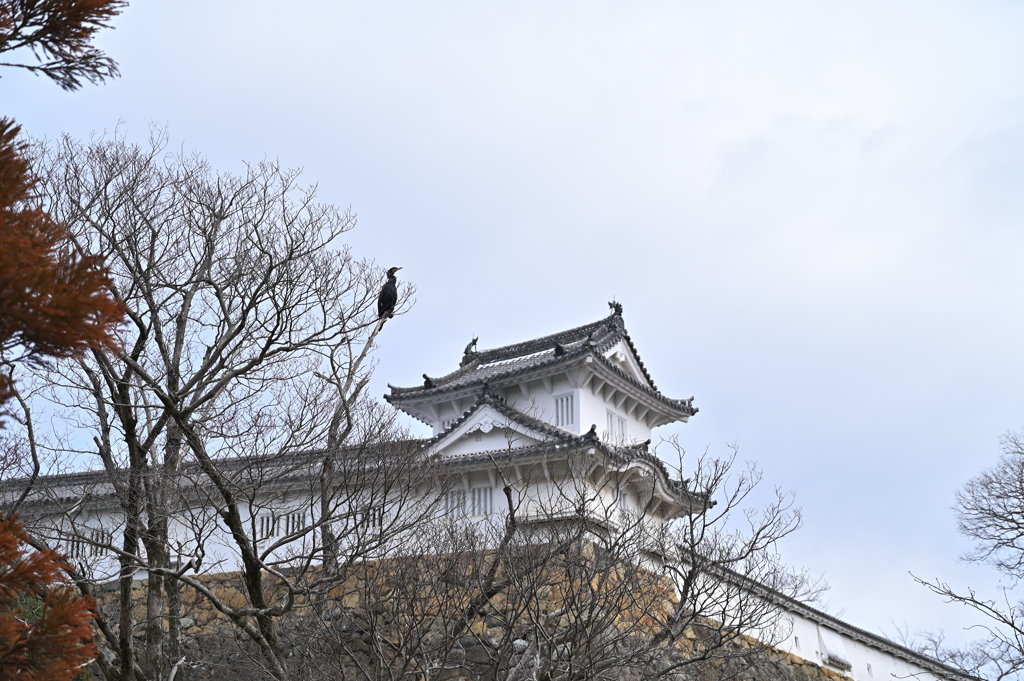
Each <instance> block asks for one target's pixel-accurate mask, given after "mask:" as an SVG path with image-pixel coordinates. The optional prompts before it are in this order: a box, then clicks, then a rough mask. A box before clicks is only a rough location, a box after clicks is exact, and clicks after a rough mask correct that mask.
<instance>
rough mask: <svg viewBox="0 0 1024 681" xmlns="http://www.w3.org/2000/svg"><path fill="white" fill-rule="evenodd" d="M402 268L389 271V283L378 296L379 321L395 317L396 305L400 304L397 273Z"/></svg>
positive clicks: (393, 268)
mask: <svg viewBox="0 0 1024 681" xmlns="http://www.w3.org/2000/svg"><path fill="white" fill-rule="evenodd" d="M400 269H402V268H401V267H392V268H391V269H389V270H388V283H386V284H384V288H382V289H381V290H380V295H379V296H377V319H391V318H392V317H394V316H395V305H396V304H397V303H398V282H397V281H396V280H395V272H397V271H398V270H400Z"/></svg>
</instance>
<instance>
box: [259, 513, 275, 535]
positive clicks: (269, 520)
mask: <svg viewBox="0 0 1024 681" xmlns="http://www.w3.org/2000/svg"><path fill="white" fill-rule="evenodd" d="M257 521H258V531H257V533H256V538H257V539H269V538H270V537H276V536H277V530H278V527H279V526H280V523H279V521H280V518H278V517H276V516H275V515H274V514H273V513H264V514H263V515H261V516H259V518H257Z"/></svg>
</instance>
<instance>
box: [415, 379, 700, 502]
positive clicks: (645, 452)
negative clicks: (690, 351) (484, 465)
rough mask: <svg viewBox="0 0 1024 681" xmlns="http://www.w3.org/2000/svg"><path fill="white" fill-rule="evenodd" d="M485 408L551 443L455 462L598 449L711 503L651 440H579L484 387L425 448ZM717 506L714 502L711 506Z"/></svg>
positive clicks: (461, 457) (678, 490)
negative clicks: (674, 472) (676, 475)
mask: <svg viewBox="0 0 1024 681" xmlns="http://www.w3.org/2000/svg"><path fill="white" fill-rule="evenodd" d="M485 406H490V407H492V408H493V409H495V410H496V411H498V412H499V413H500V414H502V415H503V416H505V417H506V418H508V419H509V421H512V422H515V423H519V424H521V425H523V426H526V427H527V428H529V429H531V430H533V431H536V432H539V433H543V434H544V435H547V436H549V437H550V438H551V441H549V442H545V443H543V444H540V445H535V446H532V447H518V448H512V449H501V450H493V451H482V452H471V453H467V454H463V455H457V456H454V457H452V459H453V460H458V461H477V460H480V461H486V460H489V459H491V458H493V459H501V458H511V457H521V456H530V455H533V454H537V453H540V452H542V451H549V450H555V449H558V448H560V447H594V448H595V449H597V450H599V451H601V452H603V453H604V454H605V455H606V456H608V458H609V459H611V460H612V461H615V462H616V463H618V464H627V463H630V462H632V461H645V462H647V463H648V464H650V465H652V466H653V467H654V468H655V470H657V471H658V473H659V474H660V476H661V477H662V479H663V482H664V483H665V485H666V486H667V487H668V488H669V489H670V490H672V491H673V492H674V493H675V494H677V495H679V496H680V497H683V498H685V499H686V500H688V501H690V502H692V503H698V504H704V503H707V497H706V496H705V495H702V494H700V493H697V492H693V491H691V490H689V489H687V487H686V482H685V481H683V480H674V479H672V476H671V475H670V474H669V471H668V469H667V468H666V467H665V463H664V462H663V461H662V460H661V459H659V458H658V457H657V456H656V455H655V454H654V453H653V452H651V451H650V440H648V441H647V442H643V443H640V444H636V445H630V446H623V447H616V446H612V445H609V444H608V443H606V442H602V441H601V440H600V439H598V438H597V436H596V435H595V434H594V433H593V432H591V433H588V434H586V435H583V436H576V435H573V434H572V433H569V432H567V431H564V430H562V429H561V428H556V427H555V426H552V425H551V424H549V423H547V422H546V421H541V420H540V419H536V418H534V417H532V416H530V415H529V414H525V413H523V412H521V411H519V410H518V409H516V408H514V407H511V406H509V405H508V404H507V403H506V402H505V401H504V400H502V399H501V398H500V397H498V396H497V395H495V394H494V393H493V392H492V391H491V389H490V387H489V386H487V385H486V384H485V385H484V388H483V390H481V391H480V394H479V395H478V396H477V401H476V404H474V405H473V406H472V407H470V408H469V409H468V410H467V411H466V412H465V413H464V414H463V415H462V417H461V418H459V419H458V420H457V421H455V422H454V423H452V424H451V425H450V426H448V428H446V429H445V430H444V431H443V432H441V433H438V434H437V435H435V436H434V437H432V438H430V439H429V440H424V441H423V447H433V446H434V445H436V444H437V443H438V442H440V441H441V440H443V439H444V438H445V437H447V436H448V434H449V433H451V432H452V431H453V430H455V429H457V428H458V427H459V426H461V425H462V424H463V423H465V422H466V421H467V420H469V419H470V418H471V417H472V416H473V414H475V413H476V412H477V411H479V410H480V409H482V408H483V407H485ZM711 505H712V506H713V505H714V502H711Z"/></svg>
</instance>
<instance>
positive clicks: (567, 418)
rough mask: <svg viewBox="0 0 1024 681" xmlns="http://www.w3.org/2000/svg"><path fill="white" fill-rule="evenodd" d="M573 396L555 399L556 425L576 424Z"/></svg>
mask: <svg viewBox="0 0 1024 681" xmlns="http://www.w3.org/2000/svg"><path fill="white" fill-rule="evenodd" d="M572 406H573V405H572V395H571V394H570V395H563V396H561V397H558V398H555V425H556V426H571V425H572V424H573V422H574V417H573V408H572Z"/></svg>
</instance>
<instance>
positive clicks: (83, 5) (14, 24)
mask: <svg viewBox="0 0 1024 681" xmlns="http://www.w3.org/2000/svg"><path fill="white" fill-rule="evenodd" d="M125 4H126V3H125V2H124V1H123V0H0V53H3V52H18V51H19V50H20V54H25V53H27V52H28V50H31V54H32V57H34V59H35V60H36V61H37V62H38V63H35V64H32V63H24V62H21V63H10V62H0V66H13V67H16V68H22V69H26V70H28V71H29V72H31V73H35V74H37V75H43V76H47V77H49V78H51V79H53V81H54V82H56V83H57V84H58V85H60V86H61V87H62V88H64V89H65V90H77V89H78V88H79V87H81V85H82V79H85V80H88V81H90V82H92V83H98V82H100V81H102V80H105V79H106V78H114V77H116V76H117V75H118V73H117V64H116V63H115V62H114V60H113V59H111V58H110V57H108V56H106V55H105V54H103V52H101V51H100V50H97V49H96V48H95V47H93V46H92V39H93V36H94V35H95V34H96V32H97V31H98V30H100V29H101V28H104V27H105V26H108V25H109V24H108V22H109V21H110V20H111V19H112V18H114V17H115V16H117V15H118V14H120V13H121V10H123V9H124V7H125ZM26 56H27V54H26Z"/></svg>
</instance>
